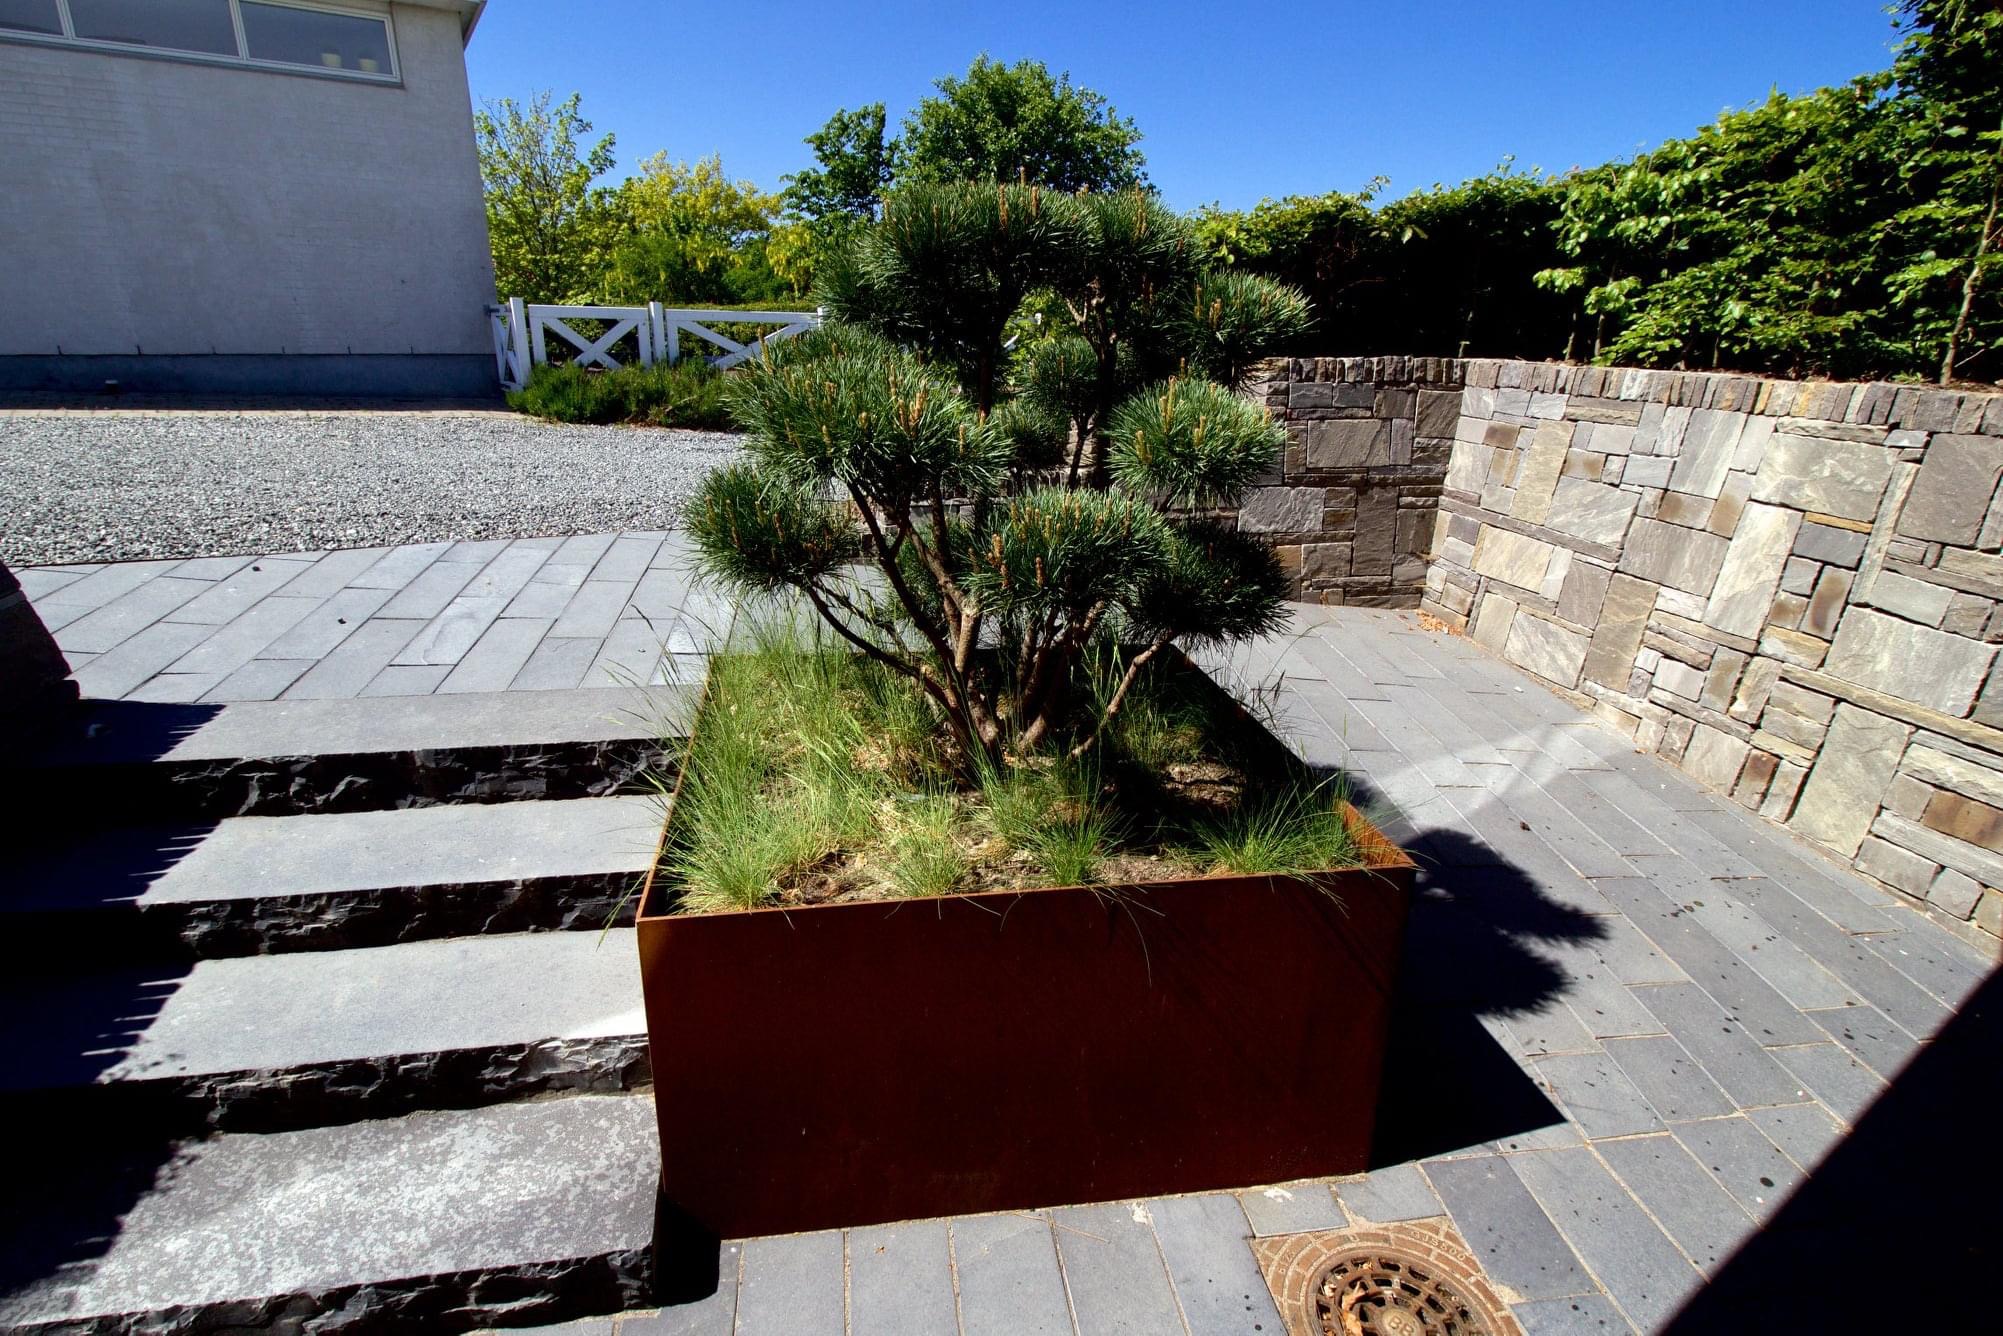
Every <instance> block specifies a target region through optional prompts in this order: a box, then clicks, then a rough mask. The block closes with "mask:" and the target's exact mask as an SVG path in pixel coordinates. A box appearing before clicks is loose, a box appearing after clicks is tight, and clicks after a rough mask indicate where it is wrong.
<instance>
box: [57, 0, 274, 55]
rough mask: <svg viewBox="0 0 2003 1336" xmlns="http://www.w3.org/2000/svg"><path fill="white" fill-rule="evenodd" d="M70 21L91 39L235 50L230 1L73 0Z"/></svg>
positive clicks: (216, 51)
mask: <svg viewBox="0 0 2003 1336" xmlns="http://www.w3.org/2000/svg"><path fill="white" fill-rule="evenodd" d="M70 22H71V23H72V24H74V25H75V28H76V35H77V36H78V37H87V38H89V39H91V40H92V41H98V42H117V43H119V44H121V45H124V46H152V47H159V48H161V49H163V50H167V51H200V52H203V53H204V54H206V55H211V56H234V55H236V54H237V49H236V24H235V23H233V22H232V21H231V20H230V4H229V0H70Z"/></svg>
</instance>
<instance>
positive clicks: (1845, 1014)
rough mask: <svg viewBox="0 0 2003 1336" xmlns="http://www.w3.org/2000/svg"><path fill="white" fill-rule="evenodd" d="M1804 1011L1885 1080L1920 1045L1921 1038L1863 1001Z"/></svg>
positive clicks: (1904, 1062)
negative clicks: (1916, 1037) (1906, 1030)
mask: <svg viewBox="0 0 2003 1336" xmlns="http://www.w3.org/2000/svg"><path fill="white" fill-rule="evenodd" d="M1806 1014H1807V1015H1808V1017H1809V1018H1810V1019H1811V1020H1813V1021H1814V1022H1815V1023H1816V1024H1817V1025H1820V1026H1821V1027H1822V1028H1823V1030H1824V1031H1825V1032H1827V1034H1828V1035H1829V1037H1830V1038H1831V1039H1834V1040H1835V1041H1836V1042H1837V1043H1839V1044H1841V1045H1843V1047H1844V1048H1846V1049H1848V1050H1849V1051H1850V1052H1851V1053H1852V1054H1853V1055H1854V1056H1855V1057H1856V1058H1857V1059H1858V1060H1859V1061H1861V1062H1863V1063H1864V1065H1865V1066H1867V1067H1869V1068H1870V1069H1871V1070H1872V1071H1874V1072H1876V1073H1877V1074H1878V1075H1880V1076H1882V1077H1884V1078H1885V1079H1886V1080H1888V1081H1889V1080H1891V1079H1892V1078H1893V1077H1895V1076H1897V1075H1898V1074H1899V1073H1900V1072H1901V1071H1903V1070H1904V1069H1905V1065H1906V1064H1907V1063H1908V1062H1911V1061H1912V1060H1913V1058H1914V1057H1916V1056H1917V1055H1918V1053H1919V1051H1920V1048H1921V1041H1919V1040H1917V1039H1915V1038H1913V1037H1912V1036H1911V1035H1909V1034H1907V1033H1906V1032H1905V1031H1904V1030H1901V1029H1900V1028H1899V1027H1898V1026H1896V1025H1894V1024H1892V1023H1891V1022H1890V1021H1889V1020H1887V1019H1885V1017H1884V1015H1883V1014H1882V1013H1881V1012H1879V1010H1878V1009H1877V1008H1876V1007H1873V1006H1869V1005H1867V1004H1865V1003H1859V1004H1857V1005H1856V1006H1854V1007H1833V1008H1831V1009H1829V1010H1827V1011H1811V1012H1808V1013H1806Z"/></svg>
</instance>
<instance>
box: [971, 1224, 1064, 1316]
mask: <svg viewBox="0 0 2003 1336" xmlns="http://www.w3.org/2000/svg"><path fill="white" fill-rule="evenodd" d="M952 1232H953V1270H954V1274H955V1275H957V1276H958V1277H959V1280H960V1330H961V1331H962V1332H965V1333H966V1336H1015V1333H1021V1336H1060V1334H1061V1333H1068V1332H1071V1331H1072V1330H1073V1327H1072V1325H1071V1307H1070V1303H1069V1302H1068V1300H1067V1299H1066V1298H1065V1293H1064V1274H1063V1271H1062V1269H1061V1268H1060V1267H1059V1265H1058V1261H1057V1240H1056V1238H1055V1236H1054V1235H1053V1234H1052V1232H1051V1228H1050V1221H1049V1220H1048V1219H1047V1218H1046V1217H1044V1216H1042V1215H1040V1214H1037V1213H1035V1212H1030V1211H1022V1212H1011V1213H1009V1214H1006V1215H973V1216H961V1217H959V1218H957V1219H955V1220H954V1221H953V1225H952Z"/></svg>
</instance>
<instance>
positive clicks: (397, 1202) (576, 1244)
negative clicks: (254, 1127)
mask: <svg viewBox="0 0 2003 1336" xmlns="http://www.w3.org/2000/svg"><path fill="white" fill-rule="evenodd" d="M29 1160H32V1161H33V1162H32V1163H29V1162H28V1161H29ZM659 1164H660V1158H659V1150H658V1143H657V1141H656V1134H655V1128H654V1113H653V1101H652V1099H651V1098H650V1097H649V1096H647V1095H645V1094H628V1095H579V1096H574V1097H571V1098H565V1099H549V1100H532V1101H528V1102H524V1103H518V1104H504V1105H496V1106H493V1107H489V1108H480V1109H469V1110H454V1111H450V1112H423V1113H416V1114H411V1115H409V1116H406V1117H400V1118H392V1119H385V1120H379V1121H369V1122H358V1123H349V1124H346V1125H343V1126H339V1127H320V1128H312V1129H308V1130H301V1131H292V1132H282V1133H275V1134H263V1135H259V1134H251V1133H228V1134H223V1135H219V1136H214V1137H211V1138H209V1139H207V1140H202V1141H194V1142H178V1143H177V1142H172V1141H167V1140H161V1141H159V1142H156V1143H151V1144H140V1145H135V1144H132V1143H130V1142H124V1143H118V1144H114V1145H110V1146H106V1145H104V1144H100V1143H90V1144H84V1143H80V1142H75V1143H65V1144H60V1145H56V1146H48V1145H39V1146H37V1148H36V1155H35V1156H33V1157H23V1161H22V1162H21V1163H19V1164H17V1165H16V1166H15V1167H14V1168H12V1169H10V1171H9V1173H8V1174H7V1175H6V1180H5V1186H4V1188H0V1203H4V1205H5V1209H4V1211H0V1328H4V1329H5V1330H8V1331H13V1332H44V1331H46V1332H55V1331H62V1332H65V1333H71V1332H86V1331H87V1332H100V1331H102V1332H111V1331H135V1330H144V1331H149V1332H156V1333H169V1332H188V1331H217V1330H230V1331H248V1330H256V1331H299V1330H302V1329H303V1330H311V1331H356V1332H359V1331H372V1332H375V1331H426V1332H434V1331H435V1332H459V1331H468V1330H473V1329H477V1328H482V1327H492V1326H516V1325H525V1324H529V1323H535V1322H554V1321H557V1320H559V1319H563V1318H575V1317H582V1316H587V1315H591V1314H600V1313H613V1312H619V1311H621V1310H623V1309H627V1308H635V1307H646V1306H649V1304H650V1289H651V1272H652V1265H653V1261H652V1251H651V1238H652V1233H653V1212H654V1199H655V1183H656V1180H657V1176H658V1173H659ZM9 1199H11V1200H9Z"/></svg>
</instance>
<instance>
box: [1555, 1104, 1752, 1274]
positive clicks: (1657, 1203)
mask: <svg viewBox="0 0 2003 1336" xmlns="http://www.w3.org/2000/svg"><path fill="white" fill-rule="evenodd" d="M1593 1149H1594V1150H1595V1151H1596V1152H1598V1154H1599V1156H1600V1158H1601V1159H1603V1160H1605V1161H1606V1162H1607V1164H1608V1165H1609V1166H1611V1167H1612V1169H1613V1171H1614V1173H1615V1174H1616V1175H1618V1176H1619V1178H1620V1179H1621V1181H1622V1182H1623V1183H1624V1184H1625V1185H1626V1186H1627V1189H1628V1191H1629V1192H1631V1193H1633V1194H1634V1196H1635V1197H1636V1198H1637V1199H1638V1200H1639V1201H1640V1202H1641V1204H1642V1205H1643V1206H1644V1207H1646V1208H1647V1209H1648V1212H1649V1214H1650V1215H1652V1216H1654V1217H1655V1219H1656V1221H1657V1222H1658V1223H1659V1224H1661V1226H1662V1227H1663V1229H1664V1230H1666V1231H1668V1234H1669V1237H1670V1238H1672V1239H1674V1240H1675V1241H1676V1243H1677V1245H1678V1246H1679V1247H1681V1248H1682V1249H1683V1252H1684V1254H1685V1255H1686V1256H1687V1257H1689V1258H1690V1260H1691V1261H1692V1262H1694V1263H1696V1265H1697V1266H1698V1267H1699V1268H1700V1269H1702V1270H1703V1271H1705V1272H1706V1273H1711V1272H1715V1271H1716V1270H1717V1268H1718V1267H1719V1266H1721V1265H1722V1264H1723V1263H1724V1262H1725V1260H1726V1259H1727V1258H1729V1257H1731V1255H1732V1254H1733V1253H1735V1252H1737V1251H1738V1249H1739V1247H1740V1245H1741V1244H1743V1243H1744V1242H1745V1241H1746V1239H1747V1238H1748V1237H1750V1235H1751V1234H1752V1230H1753V1218H1752V1217H1751V1216H1750V1215H1748V1214H1746V1211H1745V1208H1743V1207H1741V1206H1740V1205H1739V1204H1738V1202H1736V1201H1735V1200H1733V1198H1732V1195H1731V1194H1730V1193H1728V1192H1726V1191H1725V1189H1724V1188H1723V1187H1722V1186H1721V1185H1720V1184H1719V1182H1718V1180H1717V1179H1715V1178H1713V1177H1712V1176H1711V1175H1710V1174H1709V1173H1707V1172H1706V1171H1705V1169H1704V1166H1702V1165H1700V1164H1698V1163H1697V1161H1696V1160H1695V1159H1693V1158H1691V1155H1690V1152H1689V1151H1687V1150H1685V1149H1684V1148H1683V1143H1681V1142H1680V1141H1678V1140H1677V1139H1676V1138H1675V1137H1673V1136H1669V1135H1668V1134H1666V1133H1664V1134H1662V1135H1658V1136H1646V1137H1621V1138H1618V1139H1615V1140H1611V1141H1600V1142H1596V1143H1594V1146H1593Z"/></svg>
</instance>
